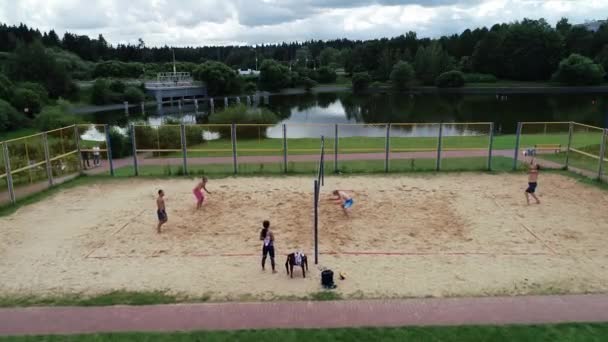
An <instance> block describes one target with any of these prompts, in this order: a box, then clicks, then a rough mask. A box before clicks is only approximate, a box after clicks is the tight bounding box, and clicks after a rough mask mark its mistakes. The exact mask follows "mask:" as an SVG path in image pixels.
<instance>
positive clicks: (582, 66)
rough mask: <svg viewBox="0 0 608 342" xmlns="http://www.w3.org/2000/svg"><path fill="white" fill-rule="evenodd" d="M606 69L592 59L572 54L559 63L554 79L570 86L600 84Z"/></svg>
mask: <svg viewBox="0 0 608 342" xmlns="http://www.w3.org/2000/svg"><path fill="white" fill-rule="evenodd" d="M605 74H606V73H605V71H604V68H603V67H602V66H601V65H599V64H596V63H594V62H593V61H592V60H591V59H590V58H587V57H585V56H581V55H579V54H571V55H570V56H569V57H568V58H566V59H564V60H562V61H561V62H560V63H559V68H558V69H557V72H556V73H555V74H553V79H554V80H556V81H558V82H562V83H566V84H568V85H591V84H600V83H602V79H603V78H604V75H605Z"/></svg>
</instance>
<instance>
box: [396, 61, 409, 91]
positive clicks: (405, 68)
mask: <svg viewBox="0 0 608 342" xmlns="http://www.w3.org/2000/svg"><path fill="white" fill-rule="evenodd" d="M390 77H391V82H392V83H393V87H395V88H397V89H406V88H407V87H408V86H409V84H410V82H411V81H412V80H413V79H414V68H413V67H412V66H411V65H410V63H408V62H404V61H399V62H397V63H396V64H395V65H394V66H393V70H392V71H391V76H390Z"/></svg>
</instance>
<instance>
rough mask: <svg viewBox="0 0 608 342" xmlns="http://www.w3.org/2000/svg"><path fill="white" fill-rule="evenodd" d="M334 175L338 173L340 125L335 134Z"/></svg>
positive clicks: (336, 126) (336, 127)
mask: <svg viewBox="0 0 608 342" xmlns="http://www.w3.org/2000/svg"><path fill="white" fill-rule="evenodd" d="M334 173H338V124H336V125H335V132H334Z"/></svg>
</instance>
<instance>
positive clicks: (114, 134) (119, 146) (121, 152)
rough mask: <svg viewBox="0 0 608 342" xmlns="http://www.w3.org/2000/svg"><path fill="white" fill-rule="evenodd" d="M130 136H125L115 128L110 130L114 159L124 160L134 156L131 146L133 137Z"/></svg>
mask: <svg viewBox="0 0 608 342" xmlns="http://www.w3.org/2000/svg"><path fill="white" fill-rule="evenodd" d="M129 134H130V130H129ZM129 134H127V135H123V134H122V133H121V132H120V131H119V130H118V129H116V128H114V127H112V128H111V129H110V134H109V135H110V149H111V150H112V158H122V157H128V156H131V155H133V150H132V148H133V146H132V145H131V136H130V135H129Z"/></svg>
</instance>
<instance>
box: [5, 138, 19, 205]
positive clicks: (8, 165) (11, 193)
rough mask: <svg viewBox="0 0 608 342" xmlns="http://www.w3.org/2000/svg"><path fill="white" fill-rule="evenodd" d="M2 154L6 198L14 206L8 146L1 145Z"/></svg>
mask: <svg viewBox="0 0 608 342" xmlns="http://www.w3.org/2000/svg"><path fill="white" fill-rule="evenodd" d="M3 146H4V148H3V151H2V152H3V153H4V168H5V170H6V184H7V185H8V196H9V198H10V200H11V203H13V204H15V202H16V200H15V189H14V188H13V175H12V174H11V160H10V158H9V153H8V145H7V144H4V145H3Z"/></svg>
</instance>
